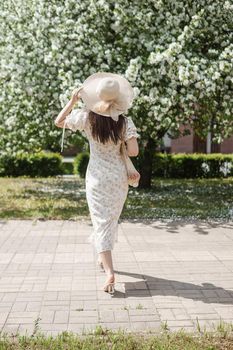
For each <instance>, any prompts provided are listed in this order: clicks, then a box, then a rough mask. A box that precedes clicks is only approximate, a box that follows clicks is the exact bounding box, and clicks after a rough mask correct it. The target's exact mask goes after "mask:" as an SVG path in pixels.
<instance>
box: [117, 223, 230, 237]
mask: <svg viewBox="0 0 233 350" xmlns="http://www.w3.org/2000/svg"><path fill="white" fill-rule="evenodd" d="M124 222H130V223H136V224H137V223H138V224H143V225H144V226H149V227H151V228H154V229H157V230H164V229H165V230H166V231H167V232H170V233H179V230H180V228H185V227H186V226H187V225H192V227H193V229H194V232H196V233H198V234H201V235H207V234H209V233H210V230H211V229H212V228H218V227H220V228H225V229H228V230H232V232H233V221H232V220H231V221H230V220H229V221H225V220H224V221H214V220H197V219H193V220H185V219H180V220H166V219H152V220H151V219H133V220H130V219H128V220H121V222H120V223H122V224H124Z"/></svg>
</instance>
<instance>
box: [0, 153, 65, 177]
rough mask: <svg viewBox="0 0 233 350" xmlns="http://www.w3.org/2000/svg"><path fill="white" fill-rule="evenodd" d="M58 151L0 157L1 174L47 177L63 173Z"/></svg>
mask: <svg viewBox="0 0 233 350" xmlns="http://www.w3.org/2000/svg"><path fill="white" fill-rule="evenodd" d="M63 172H64V171H63V166H62V157H61V155H60V154H59V153H52V152H51V153H46V152H43V151H42V152H38V153H21V154H16V155H10V154H8V155H4V156H2V157H0V175H1V176H13V177H17V176H24V175H25V176H30V177H48V176H54V175H59V174H63Z"/></svg>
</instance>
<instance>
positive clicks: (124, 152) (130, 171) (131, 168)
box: [121, 141, 140, 187]
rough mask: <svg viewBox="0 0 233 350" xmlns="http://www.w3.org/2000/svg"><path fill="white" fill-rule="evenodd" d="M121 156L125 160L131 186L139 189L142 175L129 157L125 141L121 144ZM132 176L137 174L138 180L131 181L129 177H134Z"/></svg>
mask: <svg viewBox="0 0 233 350" xmlns="http://www.w3.org/2000/svg"><path fill="white" fill-rule="evenodd" d="M121 154H122V156H123V160H124V163H125V167H126V171H127V175H128V184H129V185H130V186H133V187H138V185H139V179H140V174H139V172H138V171H137V169H136V168H135V166H134V164H133V162H132V160H131V159H130V157H129V156H128V153H127V150H126V147H125V142H124V141H122V142H121ZM132 174H136V175H137V178H136V179H130V178H129V175H132Z"/></svg>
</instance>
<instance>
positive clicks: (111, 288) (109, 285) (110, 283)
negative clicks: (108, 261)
mask: <svg viewBox="0 0 233 350" xmlns="http://www.w3.org/2000/svg"><path fill="white" fill-rule="evenodd" d="M103 290H104V292H107V293H110V294H113V293H114V292H115V277H114V276H110V277H109V278H108V279H107V282H106V283H105V285H104V287H103Z"/></svg>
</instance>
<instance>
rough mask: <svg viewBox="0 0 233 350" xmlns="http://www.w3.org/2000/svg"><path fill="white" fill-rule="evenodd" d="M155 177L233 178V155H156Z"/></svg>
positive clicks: (154, 160) (154, 163) (154, 164)
mask: <svg viewBox="0 0 233 350" xmlns="http://www.w3.org/2000/svg"><path fill="white" fill-rule="evenodd" d="M153 176H159V177H167V178H220V177H228V176H233V155H231V154H221V153H212V154H202V153H193V154H185V153H178V154H165V153H156V154H155V156H154V159H153Z"/></svg>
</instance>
